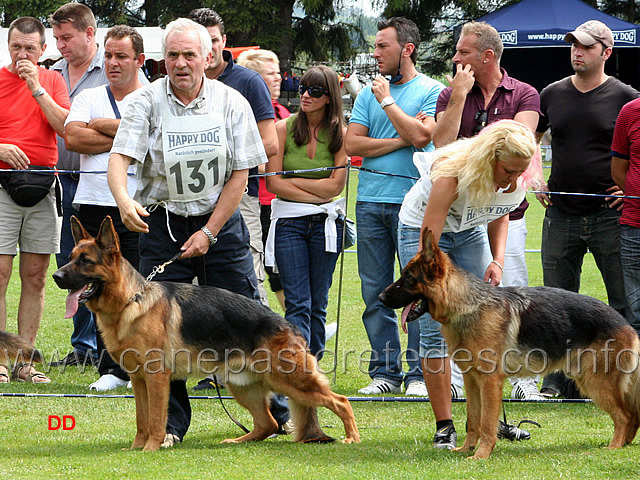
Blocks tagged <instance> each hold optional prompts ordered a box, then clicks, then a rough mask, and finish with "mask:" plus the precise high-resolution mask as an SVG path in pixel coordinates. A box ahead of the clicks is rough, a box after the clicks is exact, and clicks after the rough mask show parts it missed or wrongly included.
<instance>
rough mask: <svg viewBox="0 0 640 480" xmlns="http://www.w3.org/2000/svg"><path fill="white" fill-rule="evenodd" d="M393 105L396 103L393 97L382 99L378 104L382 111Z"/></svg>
mask: <svg viewBox="0 0 640 480" xmlns="http://www.w3.org/2000/svg"><path fill="white" fill-rule="evenodd" d="M394 103H396V101H395V100H394V99H393V97H384V98H383V99H382V101H381V102H380V106H381V107H382V109H383V110H384V109H385V107H388V106H389V105H393V104H394Z"/></svg>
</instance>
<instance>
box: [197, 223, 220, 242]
mask: <svg viewBox="0 0 640 480" xmlns="http://www.w3.org/2000/svg"><path fill="white" fill-rule="evenodd" d="M200 230H201V231H202V233H204V234H205V235H206V236H207V238H208V239H209V246H210V247H212V246H214V245H215V244H216V242H217V241H218V237H214V236H213V233H211V230H209V229H208V228H207V226H206V225H205V226H204V227H202V228H201V229H200Z"/></svg>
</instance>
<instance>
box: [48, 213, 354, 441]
mask: <svg viewBox="0 0 640 480" xmlns="http://www.w3.org/2000/svg"><path fill="white" fill-rule="evenodd" d="M71 227H72V232H73V237H74V240H75V242H76V246H75V248H74V249H73V251H72V253H71V259H70V262H69V263H68V264H67V265H65V266H63V267H62V268H60V269H59V270H58V271H56V272H55V273H54V274H53V277H54V279H55V281H56V283H57V284H58V286H59V287H60V288H66V289H69V290H70V293H69V297H68V298H67V304H68V306H69V305H72V306H75V305H77V303H86V305H87V307H88V308H89V309H90V310H91V311H92V312H93V313H94V314H95V315H96V323H97V325H98V328H99V329H100V332H101V333H102V336H103V338H104V343H105V346H106V347H107V350H108V352H109V353H110V354H111V356H112V357H113V358H114V359H116V361H119V363H120V364H121V365H122V366H123V367H124V368H125V370H126V371H127V372H129V374H130V377H131V383H132V386H133V393H134V396H135V402H136V421H137V435H136V437H135V439H134V441H133V445H132V446H131V448H139V447H144V450H145V451H152V450H157V449H159V448H160V445H161V444H162V442H163V439H164V437H165V426H166V422H167V411H168V398H169V381H170V379H173V378H186V377H187V376H189V375H197V376H203V374H202V373H201V371H200V370H204V369H206V370H207V371H206V372H204V373H212V372H214V373H215V372H217V373H218V375H219V376H223V377H224V378H225V380H226V382H227V387H228V388H229V391H230V392H231V393H232V394H233V396H234V397H235V399H236V400H237V401H238V403H239V404H240V405H242V406H243V407H245V408H246V409H247V410H249V411H250V412H251V415H252V416H253V431H251V432H250V433H248V434H246V435H243V436H241V437H238V438H233V439H227V440H224V442H223V443H239V442H247V441H251V440H264V439H265V438H267V437H269V436H270V435H272V434H273V433H275V432H276V430H277V428H278V425H277V422H276V421H275V419H274V418H273V416H272V415H271V413H270V412H269V398H270V395H271V392H278V393H282V394H284V395H287V396H288V397H289V405H290V409H291V416H292V419H293V422H294V424H295V432H294V439H295V441H296V442H301V443H304V442H329V441H332V440H333V439H332V438H330V437H328V436H327V435H326V434H325V433H324V432H323V431H322V429H321V428H320V425H319V423H318V419H317V416H316V407H318V406H323V407H326V408H328V409H329V410H331V411H333V412H334V413H335V414H336V415H338V416H339V417H340V419H341V420H342V422H343V423H344V428H345V433H346V436H345V438H344V439H343V440H342V442H343V443H354V442H359V441H360V435H359V433H358V428H357V426H356V422H355V419H354V416H353V411H352V409H351V405H350V403H349V401H348V400H347V398H346V397H344V396H342V395H338V394H336V393H334V392H332V391H331V389H330V388H329V384H328V381H327V379H326V378H325V377H324V376H323V375H321V374H320V373H319V372H318V369H317V364H316V359H315V357H314V356H313V355H311V354H310V353H309V351H308V347H307V344H306V342H305V340H304V338H303V337H302V336H301V335H300V334H299V333H298V332H297V331H296V330H295V329H294V328H293V327H292V326H291V324H290V323H289V322H287V321H286V320H285V319H284V318H282V317H281V316H280V315H277V314H276V313H274V312H272V311H271V310H269V309H268V308H267V307H265V306H263V305H261V304H260V303H258V302H256V301H254V300H251V299H249V298H247V297H244V296H242V295H238V294H235V293H231V292H229V291H227V290H223V289H219V288H215V287H206V286H196V285H191V284H183V283H172V282H146V281H145V279H144V277H142V276H141V275H140V274H139V273H138V272H137V271H136V269H135V268H133V266H132V265H131V264H130V263H129V262H128V261H127V260H126V259H124V258H123V257H122V255H121V252H120V245H119V241H118V235H117V233H116V231H115V229H114V227H113V223H112V221H111V218H110V217H106V218H105V220H103V222H102V224H101V225H100V230H99V233H98V236H97V237H96V238H93V237H91V236H90V235H89V234H88V233H87V231H86V230H85V229H84V227H83V226H82V225H81V223H80V222H79V221H78V219H77V218H75V217H73V218H72V223H71ZM75 308H77V307H75ZM71 312H73V308H72V309H71ZM69 313H70V312H69V310H68V312H67V314H69Z"/></svg>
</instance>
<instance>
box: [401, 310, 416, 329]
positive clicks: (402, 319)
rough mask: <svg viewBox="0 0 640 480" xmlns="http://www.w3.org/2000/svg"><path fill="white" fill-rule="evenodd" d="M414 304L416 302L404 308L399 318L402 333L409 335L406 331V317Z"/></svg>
mask: <svg viewBox="0 0 640 480" xmlns="http://www.w3.org/2000/svg"><path fill="white" fill-rule="evenodd" d="M415 304H416V302H413V303H410V304H409V305H407V306H405V307H404V308H403V309H402V317H401V322H400V323H401V325H402V331H403V332H404V333H409V331H408V330H407V316H408V315H409V312H410V311H411V309H412V308H413V306H414V305H415Z"/></svg>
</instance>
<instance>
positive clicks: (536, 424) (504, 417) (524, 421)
mask: <svg viewBox="0 0 640 480" xmlns="http://www.w3.org/2000/svg"><path fill="white" fill-rule="evenodd" d="M502 418H503V419H504V423H505V424H507V425H514V426H516V427H518V428H520V425H522V424H523V423H530V424H531V425H535V426H536V427H538V428H542V425H540V424H539V423H538V422H534V421H533V420H527V419H524V420H520V422H518V425H515V424H509V423H508V422H507V409H506V408H504V402H503V403H502Z"/></svg>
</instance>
